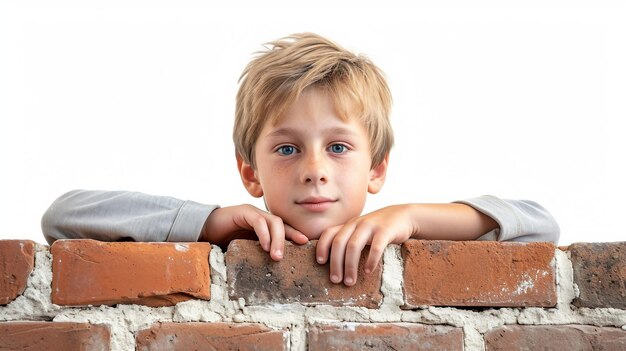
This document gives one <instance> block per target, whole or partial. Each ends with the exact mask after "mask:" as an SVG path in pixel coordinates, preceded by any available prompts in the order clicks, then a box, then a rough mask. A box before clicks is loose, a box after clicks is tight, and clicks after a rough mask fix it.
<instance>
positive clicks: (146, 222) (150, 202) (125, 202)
mask: <svg viewBox="0 0 626 351" xmlns="http://www.w3.org/2000/svg"><path fill="white" fill-rule="evenodd" d="M215 207H216V206H212V205H203V204H198V203H195V202H193V201H182V200H178V199H175V198H172V197H165V196H154V195H148V194H142V193H138V192H129V191H98V190H75V191H71V192H69V193H66V194H64V195H62V196H61V197H59V198H58V199H57V200H56V201H55V202H54V203H53V204H52V205H51V206H50V207H49V208H48V210H47V211H46V213H45V214H44V216H43V218H42V223H41V224H42V230H43V234H44V236H45V238H46V240H47V241H48V243H50V244H51V243H52V242H53V241H54V240H57V239H96V240H102V241H117V240H133V241H196V240H197V239H198V235H199V233H200V229H201V228H202V224H203V223H204V220H205V219H206V218H207V216H208V215H209V213H211V211H212V210H213V209H214V208H215Z"/></svg>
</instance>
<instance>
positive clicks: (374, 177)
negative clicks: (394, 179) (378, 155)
mask: <svg viewBox="0 0 626 351" xmlns="http://www.w3.org/2000/svg"><path fill="white" fill-rule="evenodd" d="M388 164H389V154H387V155H386V156H385V158H384V159H383V161H382V162H381V163H380V164H379V165H378V166H376V167H374V168H372V169H371V170H370V179H369V182H368V183H367V191H368V192H369V193H370V194H376V193H377V192H379V191H380V189H381V188H382V187H383V184H385V177H386V176H387V165H388Z"/></svg>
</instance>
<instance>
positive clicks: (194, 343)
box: [137, 323, 289, 351]
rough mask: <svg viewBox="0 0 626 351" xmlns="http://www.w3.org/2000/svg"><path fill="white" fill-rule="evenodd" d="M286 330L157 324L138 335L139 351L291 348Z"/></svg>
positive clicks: (247, 325) (246, 325)
mask: <svg viewBox="0 0 626 351" xmlns="http://www.w3.org/2000/svg"><path fill="white" fill-rule="evenodd" d="M288 342H289V335H288V333H287V332H286V331H282V330H273V329H269V328H267V327H265V326H264V325H261V324H248V323H236V324H234V323H158V324H155V325H153V326H152V327H151V328H150V329H145V330H141V331H139V333H138V334H137V350H138V351H148V350H181V351H187V350H233V351H235V350H241V351H244V350H288V348H289V345H288Z"/></svg>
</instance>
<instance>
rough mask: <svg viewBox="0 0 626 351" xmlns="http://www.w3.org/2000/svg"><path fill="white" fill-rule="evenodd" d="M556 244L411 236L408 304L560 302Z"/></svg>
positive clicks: (406, 256)
mask: <svg viewBox="0 0 626 351" xmlns="http://www.w3.org/2000/svg"><path fill="white" fill-rule="evenodd" d="M554 250H555V247H554V245H553V244H550V243H510V242H505V243H502V242H478V241H462V242H455V241H423V240H409V241H407V242H406V243H404V244H403V245H402V258H403V260H404V284H403V287H404V293H405V296H406V306H405V307H408V308H410V307H415V306H421V305H434V306H511V307H517V306H541V307H551V306H555V305H556V283H555V274H554V269H555V268H554V265H555V263H554V260H553V259H554Z"/></svg>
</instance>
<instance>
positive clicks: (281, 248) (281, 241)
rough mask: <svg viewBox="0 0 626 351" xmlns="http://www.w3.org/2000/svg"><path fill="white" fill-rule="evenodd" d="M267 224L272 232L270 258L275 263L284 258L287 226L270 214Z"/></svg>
mask: <svg viewBox="0 0 626 351" xmlns="http://www.w3.org/2000/svg"><path fill="white" fill-rule="evenodd" d="M267 222H268V224H269V230H270V239H271V242H270V248H271V249H270V257H271V258H272V259H273V260H274V261H279V260H281V259H282V258H283V253H284V252H285V225H284V224H283V220H282V219H280V217H277V216H274V215H271V214H268V217H267Z"/></svg>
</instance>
